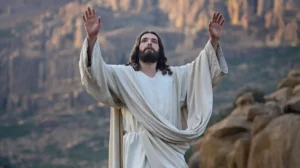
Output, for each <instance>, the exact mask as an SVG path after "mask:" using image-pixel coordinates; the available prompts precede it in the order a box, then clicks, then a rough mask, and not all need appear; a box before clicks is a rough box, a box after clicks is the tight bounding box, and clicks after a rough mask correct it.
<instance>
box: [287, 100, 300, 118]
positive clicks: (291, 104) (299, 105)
mask: <svg viewBox="0 0 300 168" xmlns="http://www.w3.org/2000/svg"><path fill="white" fill-rule="evenodd" d="M284 112H285V113H299V114H300V96H294V97H293V98H291V99H290V100H289V101H288V102H286V104H285V105H284Z"/></svg>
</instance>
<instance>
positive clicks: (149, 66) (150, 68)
mask: <svg viewBox="0 0 300 168" xmlns="http://www.w3.org/2000/svg"><path fill="white" fill-rule="evenodd" d="M139 62H140V66H141V69H140V70H141V71H142V72H144V73H145V74H146V75H148V76H149V77H154V76H155V74H156V71H157V70H156V64H157V62H155V63H145V62H143V61H141V60H140V61H139Z"/></svg>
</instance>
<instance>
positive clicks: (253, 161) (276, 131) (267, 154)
mask: <svg viewBox="0 0 300 168" xmlns="http://www.w3.org/2000/svg"><path fill="white" fill-rule="evenodd" d="M299 128H300V116H299V115H295V114H287V115H283V116H280V117H278V118H276V119H274V120H273V121H271V122H270V123H269V124H268V125H267V126H266V128H265V129H263V130H262V131H261V132H259V133H258V134H256V135H255V136H254V137H253V138H252V141H251V149H250V153H249V158H248V168H266V167H268V168H296V167H299V165H300V160H299V159H298V157H299V156H300V141H299V139H300V131H299Z"/></svg>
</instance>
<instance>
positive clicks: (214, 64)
mask: <svg viewBox="0 0 300 168" xmlns="http://www.w3.org/2000/svg"><path fill="white" fill-rule="evenodd" d="M223 23H224V19H223V17H222V15H220V13H219V12H218V13H214V15H213V18H212V20H211V21H210V22H209V34H210V39H209V40H208V42H207V43H206V45H205V46H204V49H203V50H201V51H200V53H199V55H198V57H197V58H196V59H195V60H194V61H192V62H191V63H188V64H186V65H183V66H179V67H172V68H173V71H174V73H175V75H176V78H177V80H178V84H179V90H180V102H181V104H182V105H184V103H186V96H187V93H194V92H199V93H200V92H202V93H204V92H205V91H206V90H210V89H212V88H213V87H215V86H216V85H217V84H218V83H219V82H220V81H221V80H222V79H223V76H224V75H225V74H227V73H228V66H227V63H226V60H225V57H224V55H223V52H222V48H221V45H220V43H219V39H220V36H221V31H222V25H223ZM200 85H201V86H205V89H203V90H201V89H200Z"/></svg>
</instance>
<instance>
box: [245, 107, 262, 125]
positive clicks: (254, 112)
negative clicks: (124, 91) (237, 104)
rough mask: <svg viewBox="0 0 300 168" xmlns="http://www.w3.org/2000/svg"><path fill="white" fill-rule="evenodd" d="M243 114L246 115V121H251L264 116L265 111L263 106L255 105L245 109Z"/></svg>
mask: <svg viewBox="0 0 300 168" xmlns="http://www.w3.org/2000/svg"><path fill="white" fill-rule="evenodd" d="M245 113H246V115H247V120H248V121H253V119H254V118H255V117H256V116H258V115H264V114H266V110H265V107H264V105H263V104H256V105H252V106H248V107H247V108H246V109H245Z"/></svg>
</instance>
